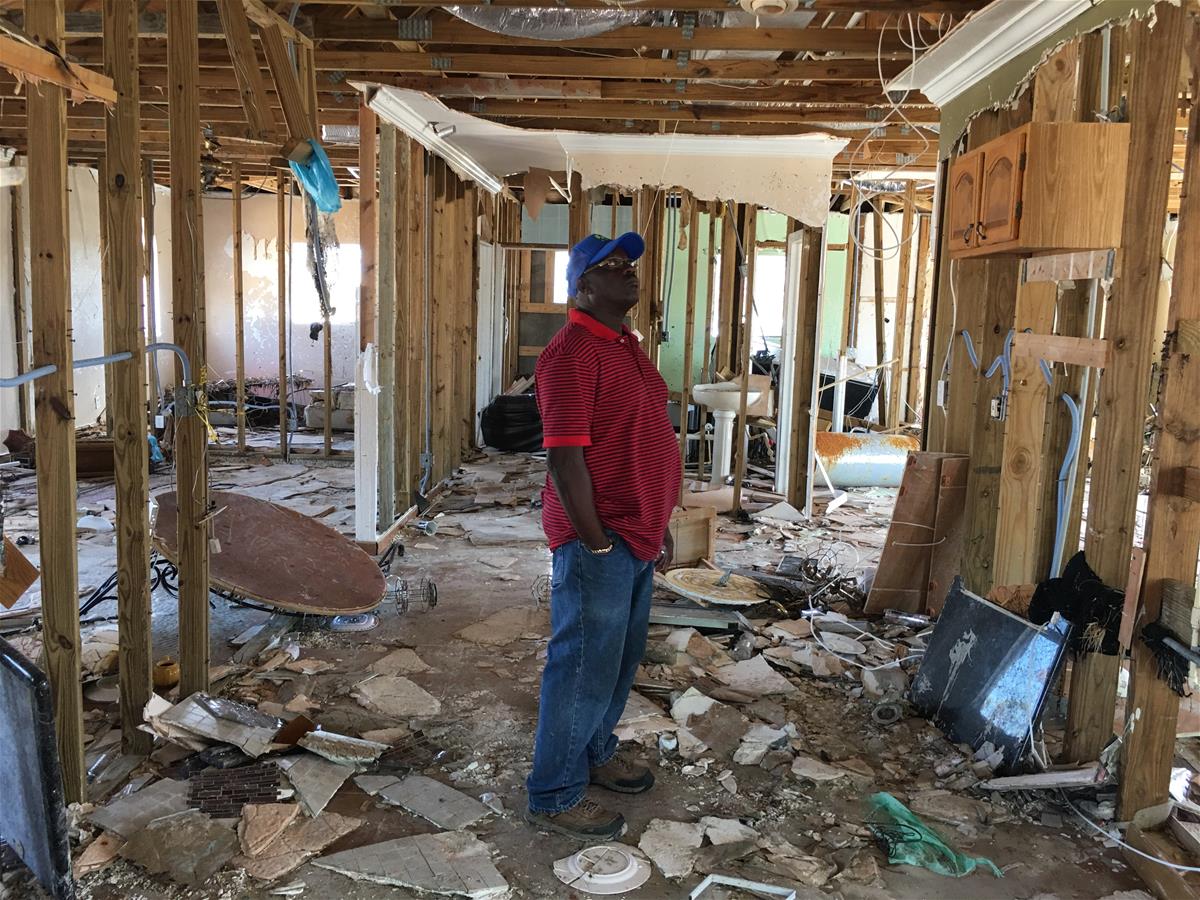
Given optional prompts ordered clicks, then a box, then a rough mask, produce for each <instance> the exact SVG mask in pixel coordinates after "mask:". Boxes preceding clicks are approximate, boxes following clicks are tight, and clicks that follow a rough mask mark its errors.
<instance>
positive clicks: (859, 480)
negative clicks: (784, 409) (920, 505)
mask: <svg viewBox="0 0 1200 900" xmlns="http://www.w3.org/2000/svg"><path fill="white" fill-rule="evenodd" d="M815 446H816V453H817V459H818V461H819V462H820V463H821V464H822V465H823V466H824V467H825V469H826V471H827V472H828V473H829V481H830V483H831V484H832V485H833V486H834V487H839V488H849V487H899V486H900V480H901V479H902V478H903V477H904V467H905V465H906V464H907V462H908V454H909V453H911V452H913V451H916V450H920V449H921V446H920V442H919V441H917V439H916V438H913V437H907V436H904V435H896V434H839V433H837V432H833V431H821V432H818V433H817V437H816V441H815Z"/></svg>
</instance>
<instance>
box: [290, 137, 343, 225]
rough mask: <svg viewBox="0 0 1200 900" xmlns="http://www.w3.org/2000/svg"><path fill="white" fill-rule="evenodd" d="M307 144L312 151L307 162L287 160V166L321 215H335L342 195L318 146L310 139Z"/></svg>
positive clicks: (325, 157)
mask: <svg viewBox="0 0 1200 900" xmlns="http://www.w3.org/2000/svg"><path fill="white" fill-rule="evenodd" d="M308 144H309V146H310V147H312V151H313V152H312V155H311V156H309V158H308V160H307V161H306V162H302V163H298V162H294V161H292V160H289V161H288V165H289V166H291V169H292V172H293V174H295V176H296V178H297V179H298V180H299V181H300V183H301V184H302V185H304V190H306V191H307V192H308V194H309V196H310V197H312V198H313V201H314V202H315V203H316V204H317V209H318V210H320V211H321V212H323V213H335V212H337V211H338V210H339V209H341V208H342V195H341V192H340V191H339V190H338V183H337V179H336V178H334V177H333V166H332V165H330V163H329V157H328V156H327V155H326V153H325V150H324V148H323V147H322V146H321V145H320V144H318V143H317V142H316V141H314V140H312V139H311V138H310V139H309V141H308Z"/></svg>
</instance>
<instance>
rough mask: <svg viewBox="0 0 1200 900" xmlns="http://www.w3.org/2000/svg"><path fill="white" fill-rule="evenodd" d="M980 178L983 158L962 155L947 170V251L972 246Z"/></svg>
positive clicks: (970, 154) (975, 152)
mask: <svg viewBox="0 0 1200 900" xmlns="http://www.w3.org/2000/svg"><path fill="white" fill-rule="evenodd" d="M982 176H983V154H982V153H980V152H979V151H978V150H976V151H974V152H972V153H964V154H963V155H962V156H960V157H959V158H958V159H956V160H955V161H954V165H953V166H952V167H951V168H950V189H949V193H948V194H947V195H946V227H947V235H948V239H949V241H950V247H951V251H954V250H962V249H963V248H966V247H974V246H976V237H975V222H976V220H977V218H978V215H979V182H980V180H981V178H982Z"/></svg>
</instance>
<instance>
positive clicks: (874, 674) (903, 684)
mask: <svg viewBox="0 0 1200 900" xmlns="http://www.w3.org/2000/svg"><path fill="white" fill-rule="evenodd" d="M862 686H863V691H865V692H866V694H867V696H869V697H878V698H883V697H891V698H896V697H903V696H904V695H905V694H906V693H907V692H908V675H906V674H905V672H904V670H903V669H902V668H900V667H899V666H898V665H897V666H888V667H887V668H886V669H863V671H862Z"/></svg>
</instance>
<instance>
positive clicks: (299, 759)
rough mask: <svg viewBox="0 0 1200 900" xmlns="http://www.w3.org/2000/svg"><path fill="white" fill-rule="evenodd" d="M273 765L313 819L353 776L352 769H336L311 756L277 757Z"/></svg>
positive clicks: (306, 754)
mask: <svg viewBox="0 0 1200 900" xmlns="http://www.w3.org/2000/svg"><path fill="white" fill-rule="evenodd" d="M274 762H275V764H276V765H277V766H279V768H281V769H283V772H284V774H285V775H286V776H287V780H288V782H289V783H290V784H291V785H292V787H293V788H294V789H295V791H296V799H297V800H299V801H300V805H301V806H303V807H304V811H305V812H306V813H308V815H309V816H310V817H312V818H314V819H315V818H316V817H317V816H319V815H320V814H321V811H322V810H324V809H325V807H326V805H327V804H328V803H329V801H330V800H332V799H333V795H334V794H336V793H337V792H338V788H340V787H341V786H342V785H343V784H344V783H345V781H346V779H347V778H349V777H350V776H351V775H353V774H354V767H353V766H343V765H339V764H338V763H334V762H330V761H329V760H327V759H322V758H321V757H319V756H314V755H313V754H311V753H304V754H302V755H299V756H284V757H279V758H276V759H275V760H274Z"/></svg>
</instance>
